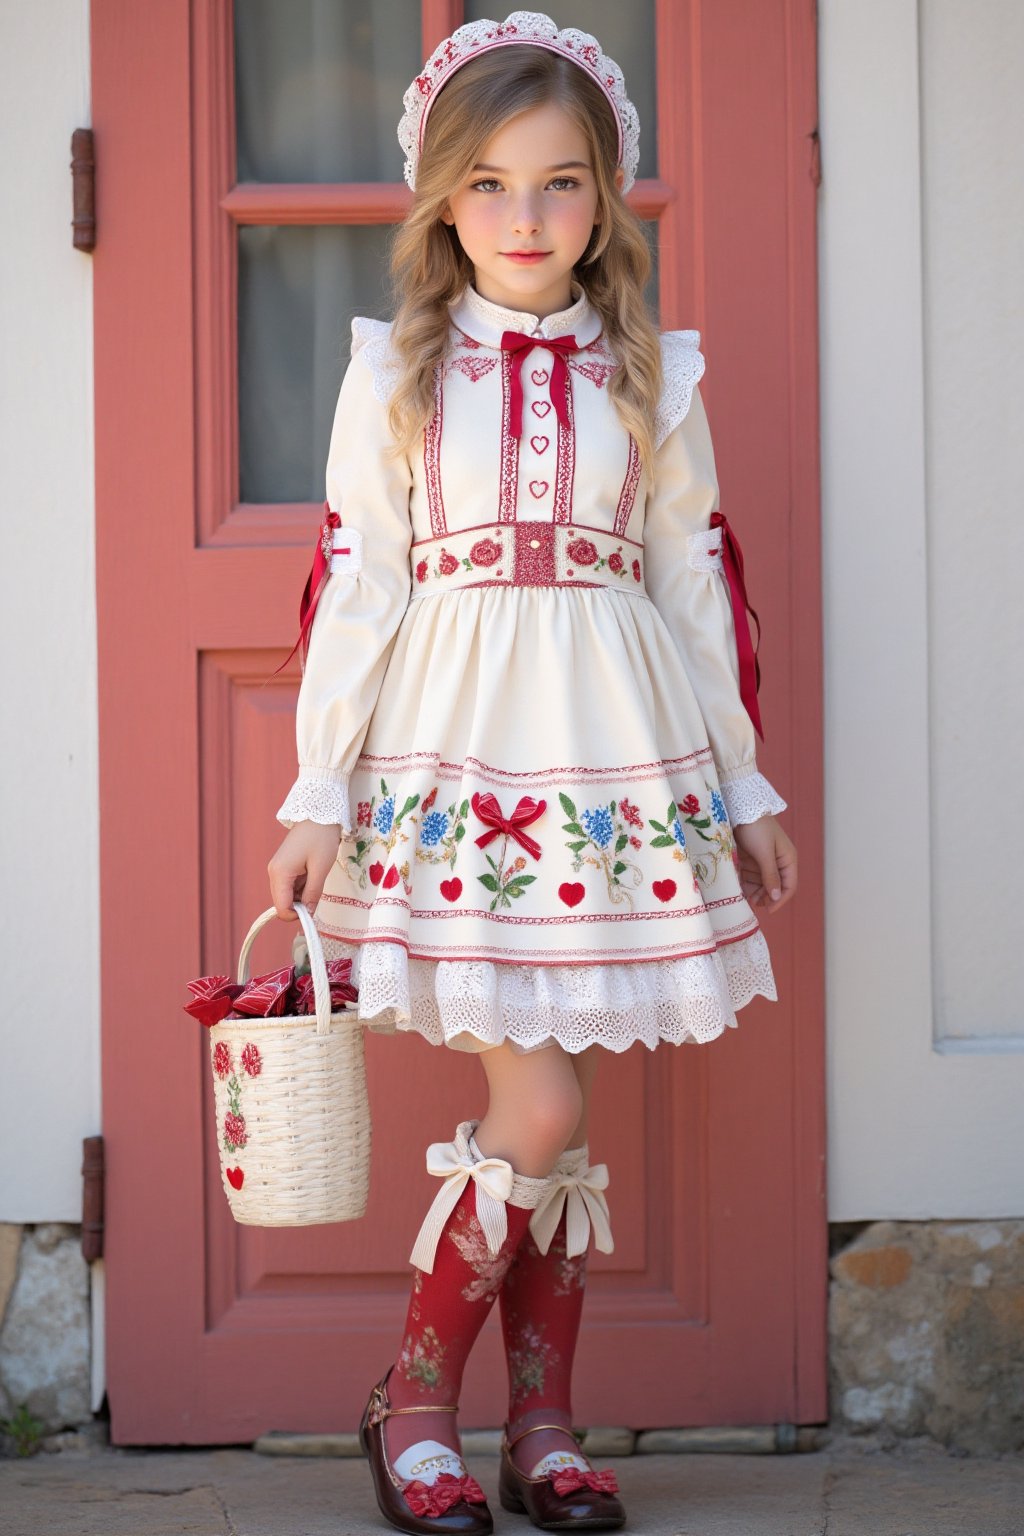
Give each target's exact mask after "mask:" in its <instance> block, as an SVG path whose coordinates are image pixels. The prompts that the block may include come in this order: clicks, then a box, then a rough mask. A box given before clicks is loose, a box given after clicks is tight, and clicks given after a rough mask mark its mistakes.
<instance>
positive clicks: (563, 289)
mask: <svg viewBox="0 0 1024 1536" xmlns="http://www.w3.org/2000/svg"><path fill="white" fill-rule="evenodd" d="M623 179H624V173H623V171H622V169H621V168H620V169H619V170H617V171H616V173H615V180H616V185H618V186H619V187H621V186H622V182H623ZM441 217H442V218H443V219H444V222H445V223H446V224H453V225H454V226H455V231H456V233H457V235H458V237H459V240H460V242H461V244H462V248H463V250H464V251H465V253H466V255H467V256H468V257H469V259H470V261H471V262H472V263H473V266H474V269H475V274H476V276H475V283H474V286H475V287H476V290H477V292H478V293H479V294H480V295H481V297H482V298H485V299H490V301H491V302H492V303H493V304H502V305H504V306H505V307H506V308H507V309H521V310H525V311H528V312H529V313H530V314H534V315H537V316H538V317H540V318H542V319H543V317H544V316H545V315H551V314H555V313H556V312H557V311H558V310H560V309H567V308H568V307H569V305H570V304H571V303H572V292H571V287H570V275H571V273H572V269H573V266H574V265H575V263H576V262H577V261H578V260H579V258H580V257H581V256H582V254H583V252H584V251H585V250H586V248H587V243H588V241H589V240H590V236H591V233H592V232H593V228H594V225H595V223H597V222H599V219H598V215H597V182H596V181H595V179H594V172H593V169H592V168H591V163H590V148H589V145H588V144H587V140H586V138H585V137H584V135H583V132H582V130H581V129H579V128H578V127H577V126H576V124H575V123H574V122H573V121H572V119H571V118H570V117H569V116H568V115H567V114H566V113H565V112H564V111H563V110H562V108H561V107H559V106H556V105H555V103H554V102H547V103H546V104H545V105H544V106H542V107H532V108H531V109H530V110H529V111H528V112H522V113H520V114H519V116H518V117H514V118H513V119H512V120H511V121H510V122H508V123H506V124H505V125H504V127H502V128H500V129H499V130H498V132H497V133H495V134H493V135H492V136H491V138H489V139H488V140H487V142H486V144H484V146H483V147H482V149H481V151H480V153H479V155H478V156H477V159H476V163H475V164H474V166H473V168H472V170H471V171H470V173H469V175H468V176H467V177H466V178H465V180H464V181H463V183H462V184H461V185H460V186H459V187H458V188H456V190H455V192H454V193H453V194H452V195H451V196H450V197H449V199H448V207H447V208H446V209H445V211H444V212H443V213H442V215H441ZM515 251H540V252H543V253H544V254H543V255H542V256H541V257H540V258H539V259H537V260H535V261H531V262H517V261H514V260H512V259H511V258H510V256H509V252H515Z"/></svg>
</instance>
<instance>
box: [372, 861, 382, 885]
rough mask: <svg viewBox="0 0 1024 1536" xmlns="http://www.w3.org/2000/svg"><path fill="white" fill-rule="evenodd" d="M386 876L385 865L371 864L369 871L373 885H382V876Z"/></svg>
mask: <svg viewBox="0 0 1024 1536" xmlns="http://www.w3.org/2000/svg"><path fill="white" fill-rule="evenodd" d="M383 874H384V865H383V864H371V865H370V869H369V875H370V880H371V882H372V884H373V885H380V882H381V876H382V875H383Z"/></svg>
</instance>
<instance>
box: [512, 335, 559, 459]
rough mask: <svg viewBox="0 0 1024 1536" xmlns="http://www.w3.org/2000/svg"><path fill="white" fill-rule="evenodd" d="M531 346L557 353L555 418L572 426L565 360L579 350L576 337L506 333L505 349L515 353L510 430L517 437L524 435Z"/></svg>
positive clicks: (553, 369) (553, 396)
mask: <svg viewBox="0 0 1024 1536" xmlns="http://www.w3.org/2000/svg"><path fill="white" fill-rule="evenodd" d="M531 347H547V349H548V351H549V352H551V353H552V354H553V358H552V367H551V385H550V394H551V403H552V405H553V406H554V408H555V415H556V416H557V417H558V419H559V421H560V422H561V423H562V426H563V427H566V428H568V426H569V406H568V403H567V401H566V396H567V395H568V393H569V370H568V368H567V367H566V363H565V358H566V355H567V354H568V353H570V352H576V351H578V347H577V344H576V337H575V336H527V335H526V333H525V332H524V331H502V333H501V350H502V351H503V352H511V353H512V401H511V405H512V411H511V417H510V420H509V431H510V432H511V433H512V436H513V437H522V435H523V359H524V358H525V356H526V354H527V352H528V351H529V350H530V348H531Z"/></svg>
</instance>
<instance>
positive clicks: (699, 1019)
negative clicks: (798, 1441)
mask: <svg viewBox="0 0 1024 1536" xmlns="http://www.w3.org/2000/svg"><path fill="white" fill-rule="evenodd" d="M323 948H324V954H325V956H326V957H327V958H328V959H329V960H333V959H351V961H352V982H353V985H354V986H356V987H358V989H359V1017H360V1019H361V1020H362V1021H363V1022H364V1023H365V1024H366V1025H367V1027H368V1028H370V1029H372V1030H375V1031H377V1032H379V1033H381V1034H394V1033H395V1032H396V1031H398V1030H403V1031H417V1032H418V1033H419V1034H421V1035H423V1036H424V1038H425V1039H427V1040H428V1041H429V1042H430V1043H431V1044H432V1045H449V1046H452V1047H453V1048H454V1049H456V1050H465V1051H480V1050H486V1049H488V1048H489V1047H491V1046H495V1045H501V1044H502V1043H503V1042H504V1041H506V1040H507V1041H508V1042H509V1043H510V1044H511V1046H512V1048H513V1050H515V1051H518V1052H520V1053H525V1052H527V1051H534V1050H539V1049H540V1048H541V1047H543V1046H547V1045H550V1044H552V1043H553V1042H557V1043H558V1044H559V1045H561V1046H563V1047H564V1048H565V1050H567V1051H570V1052H572V1053H573V1054H576V1053H578V1052H579V1051H585V1050H586V1049H587V1047H588V1046H591V1045H603V1046H604V1047H605V1048H606V1049H607V1050H611V1051H625V1050H628V1049H629V1047H630V1046H631V1045H633V1044H634V1043H635V1042H636V1041H638V1040H640V1041H642V1042H643V1043H644V1045H646V1046H647V1047H648V1049H650V1050H653V1049H654V1048H655V1046H656V1045H657V1044H658V1043H659V1041H666V1042H668V1043H669V1044H672V1045H682V1044H683V1043H684V1042H686V1041H694V1042H698V1043H701V1044H703V1043H706V1042H707V1041H710V1040H714V1039H716V1038H717V1037H718V1036H719V1035H720V1034H722V1033H723V1032H724V1031H725V1030H726V1029H727V1028H728V1029H733V1028H735V1027H736V1024H737V1020H736V1011H737V1009H739V1008H742V1007H744V1006H745V1005H746V1004H747V1003H749V1002H750V1001H751V999H752V998H754V997H757V996H761V997H766V998H769V999H770V1000H771V1001H772V1002H774V1001H776V999H777V993H776V989H775V978H774V975H773V974H772V966H771V959H770V957H769V953H768V945H767V943H766V942H765V937H764V934H763V933H762V932H761V930H760V929H759V928H758V929H756V930H755V931H754V932H753V933H752V934H750V935H748V937H747V938H745V939H740V940H738V941H737V942H736V943H733V944H723V945H722V946H721V947H720V948H719V949H717V950H713V951H712V952H711V953H709V954H704V955H689V956H687V957H686V958H684V959H681V960H650V961H638V962H634V963H621V962H620V963H617V964H607V965H581V966H571V965H540V966H529V965H495V964H494V963H493V962H491V961H489V960H481V961H476V960H420V959H416V958H415V957H412V958H411V957H410V956H409V955H408V953H407V951H406V950H405V948H404V947H403V946H402V945H400V944H392V943H387V942H384V941H382V940H373V939H369V940H367V941H366V942H364V943H363V944H350V943H348V942H346V941H345V940H343V939H333V938H329V937H327V936H323Z"/></svg>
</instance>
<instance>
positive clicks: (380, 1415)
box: [366, 1386, 387, 1424]
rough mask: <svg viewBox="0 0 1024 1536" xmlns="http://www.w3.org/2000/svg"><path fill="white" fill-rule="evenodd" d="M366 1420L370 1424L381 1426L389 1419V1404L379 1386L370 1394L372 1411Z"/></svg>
mask: <svg viewBox="0 0 1024 1536" xmlns="http://www.w3.org/2000/svg"><path fill="white" fill-rule="evenodd" d="M366 1418H367V1423H368V1424H380V1423H381V1422H382V1421H383V1420H384V1419H386V1418H387V1404H386V1403H385V1400H384V1393H383V1392H382V1391H381V1389H380V1387H379V1386H376V1387H374V1388H373V1391H372V1392H371V1393H370V1411H369V1413H368V1414H367V1416H366Z"/></svg>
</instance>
